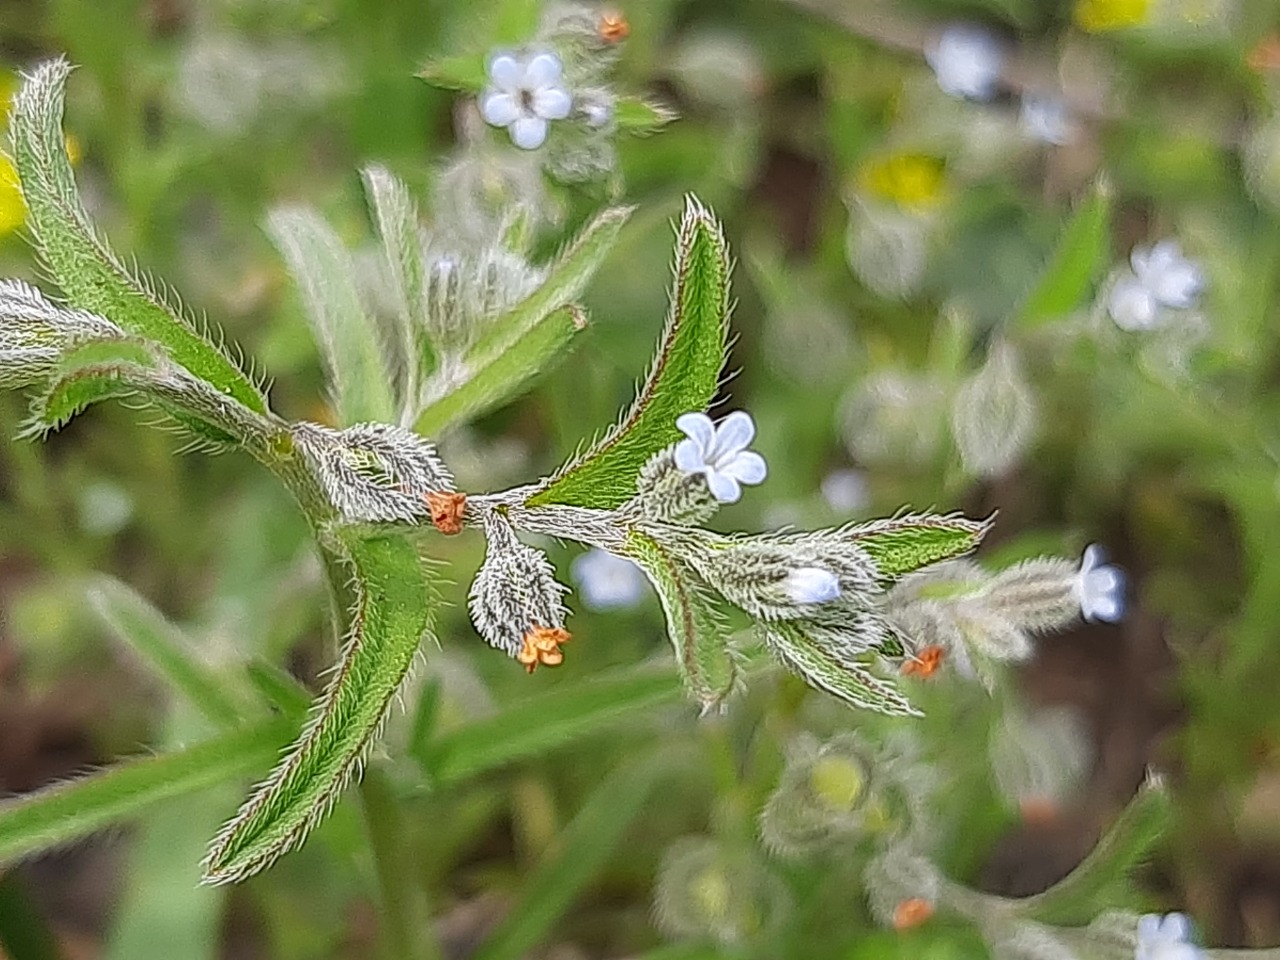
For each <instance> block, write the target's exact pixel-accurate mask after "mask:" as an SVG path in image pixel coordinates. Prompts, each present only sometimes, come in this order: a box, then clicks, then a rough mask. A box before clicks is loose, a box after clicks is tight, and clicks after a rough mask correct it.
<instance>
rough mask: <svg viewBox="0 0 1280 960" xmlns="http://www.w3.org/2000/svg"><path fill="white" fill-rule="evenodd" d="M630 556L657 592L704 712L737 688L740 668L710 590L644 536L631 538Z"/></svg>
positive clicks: (687, 678) (686, 674)
mask: <svg viewBox="0 0 1280 960" xmlns="http://www.w3.org/2000/svg"><path fill="white" fill-rule="evenodd" d="M626 555H627V556H628V557H629V558H630V559H632V560H634V561H635V563H636V565H637V566H639V567H640V569H641V570H643V571H644V572H645V575H646V576H647V577H648V578H649V582H650V583H652V584H653V586H654V589H655V590H657V591H658V598H659V599H660V600H661V601H662V609H663V612H664V613H665V614H666V616H667V634H668V636H669V637H670V638H671V645H672V647H674V648H675V655H676V665H677V666H678V667H679V668H680V674H681V676H682V677H683V678H684V682H685V685H686V687H688V689H689V691H690V692H691V693H692V694H693V695H694V697H696V698H697V700H698V702H699V703H700V704H701V705H702V708H703V710H704V711H705V710H711V709H713V708H715V707H717V706H718V705H720V704H721V703H723V702H724V700H725V698H726V697H728V696H729V694H730V693H731V692H732V690H733V685H734V681H735V679H736V677H737V665H736V663H735V662H734V657H733V654H732V652H731V651H730V649H729V644H728V638H727V637H726V635H725V628H724V625H723V624H722V623H721V622H720V617H719V615H718V612H717V610H716V608H715V606H714V605H713V603H712V601H711V599H710V597H709V596H708V593H709V591H708V590H707V588H706V586H705V585H704V584H703V583H702V581H701V580H699V579H698V576H697V574H695V573H694V572H693V571H692V570H690V569H688V568H687V567H685V566H684V565H683V564H681V563H680V562H679V561H678V560H676V559H675V557H673V556H672V555H671V553H670V552H669V551H668V550H666V549H665V548H664V547H663V545H662V544H660V543H659V542H658V541H657V540H655V539H654V538H652V537H649V536H647V535H645V534H643V533H640V532H638V531H635V530H633V531H631V532H630V533H629V534H627V546H626Z"/></svg>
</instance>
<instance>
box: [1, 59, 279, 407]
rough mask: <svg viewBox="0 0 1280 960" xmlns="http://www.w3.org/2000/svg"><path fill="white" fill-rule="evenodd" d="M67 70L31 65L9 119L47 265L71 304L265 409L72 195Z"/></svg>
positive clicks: (60, 63) (56, 63)
mask: <svg viewBox="0 0 1280 960" xmlns="http://www.w3.org/2000/svg"><path fill="white" fill-rule="evenodd" d="M69 72H70V67H69V66H68V65H67V62H66V61H65V60H61V59H58V60H50V61H48V62H46V63H43V64H41V65H40V66H39V67H37V68H36V69H35V70H34V71H33V72H32V73H31V74H30V75H29V76H28V77H27V78H26V82H25V83H24V84H23V87H22V90H21V91H20V92H19V93H18V95H17V96H16V97H15V98H14V104H13V115H12V119H11V121H10V136H11V139H12V142H13V153H14V159H15V161H16V163H17V168H18V175H19V180H20V181H21V186H22V195H23V199H24V200H25V201H26V204H27V211H28V214H29V217H28V224H29V226H30V228H31V234H32V237H33V238H34V240H35V244H36V247H37V249H38V250H39V252H40V255H41V257H42V258H43V259H44V262H45V263H46V264H47V266H48V268H49V271H50V272H51V273H52V274H53V277H54V279H55V280H57V282H58V285H59V286H60V287H62V290H63V292H64V293H66V295H67V297H68V299H70V300H71V301H72V303H74V304H75V306H77V307H79V308H81V309H84V310H88V311H91V312H93V313H97V314H101V315H102V316H104V317H106V318H107V319H108V320H110V321H111V322H113V323H115V324H116V325H118V326H119V327H121V328H122V329H124V330H125V331H127V332H128V333H131V334H134V335H136V336H139V337H143V338H145V339H147V340H151V341H154V342H155V343H157V344H159V345H160V346H162V347H163V348H164V350H165V352H166V353H168V355H169V356H170V357H172V358H173V360H174V362H176V363H178V364H180V365H181V366H183V367H185V368H186V369H187V370H189V371H190V372H191V374H192V375H193V376H195V377H197V378H199V379H201V380H204V381H205V382H207V383H209V384H211V385H212V386H213V387H214V388H215V389H216V390H218V391H219V392H221V393H223V394H225V395H226V396H229V397H231V398H233V399H235V400H237V401H239V402H240V403H241V404H243V405H244V406H246V407H248V408H249V409H250V410H252V411H254V412H256V413H265V412H266V409H267V404H266V400H265V399H264V398H263V396H262V393H261V392H260V391H259V390H258V388H257V387H256V386H255V385H254V384H253V382H252V381H251V380H250V379H249V377H248V376H247V375H246V374H245V373H244V372H243V371H242V370H240V369H239V368H238V367H237V366H236V365H235V364H234V363H233V362H232V361H231V359H230V358H229V357H228V356H227V355H226V354H225V353H224V352H223V351H222V350H221V349H220V348H219V347H218V346H217V345H215V344H214V342H213V341H212V340H210V339H209V338H208V337H207V336H205V335H204V334H203V333H202V332H200V331H199V330H197V329H196V327H195V326H193V325H192V324H191V323H190V322H189V321H188V320H186V319H185V318H184V317H183V316H182V315H181V313H180V312H179V311H176V310H174V309H173V308H172V307H170V306H169V305H168V304H166V303H165V302H164V301H163V299H162V298H161V297H159V296H158V295H157V294H156V292H155V291H154V290H153V289H152V288H151V287H150V286H149V285H148V284H146V283H145V282H144V281H142V280H140V279H139V278H138V277H137V276H135V275H134V274H133V273H132V272H131V271H130V270H129V269H128V268H126V267H125V266H124V264H123V263H121V261H120V259H119V258H118V257H117V256H116V254H115V253H114V252H113V251H112V250H111V248H110V247H109V246H108V245H107V243H106V241H105V240H104V239H103V238H102V237H101V236H100V235H99V234H98V233H97V231H96V229H95V227H94V225H93V222H92V221H91V220H90V219H89V215H88V213H87V212H86V211H85V209H84V206H83V204H81V202H80V196H79V193H78V192H77V190H76V184H75V177H74V175H73V174H72V171H71V161H70V160H69V159H68V157H67V152H66V148H65V145H64V141H63V135H62V113H63V99H64V92H65V86H66V80H67V75H68V73H69Z"/></svg>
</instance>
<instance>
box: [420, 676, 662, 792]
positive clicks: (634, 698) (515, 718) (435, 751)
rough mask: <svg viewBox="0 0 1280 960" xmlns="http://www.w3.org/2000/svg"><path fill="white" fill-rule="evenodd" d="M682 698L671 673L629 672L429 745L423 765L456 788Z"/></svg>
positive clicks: (557, 693) (530, 702) (535, 700)
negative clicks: (464, 781) (461, 781)
mask: <svg viewBox="0 0 1280 960" xmlns="http://www.w3.org/2000/svg"><path fill="white" fill-rule="evenodd" d="M679 696H680V684H679V682H678V681H677V680H676V677H675V675H674V674H673V673H672V672H671V671H669V670H663V671H656V670H653V669H651V668H648V667H645V668H641V669H628V670H625V671H622V672H619V673H616V674H614V675H612V676H603V677H597V678H593V679H588V680H584V681H583V682H582V683H581V684H575V685H573V686H571V687H562V688H558V689H556V690H553V691H551V692H550V693H546V694H543V695H541V696H536V697H530V698H529V699H527V700H523V701H521V702H518V703H515V704H512V705H511V706H510V707H507V708H506V709H504V710H502V711H501V712H500V713H497V714H495V715H493V716H491V717H485V718H483V719H481V720H477V721H475V722H474V723H469V724H466V725H465V726H462V727H459V728H457V729H454V730H450V731H449V732H448V733H445V734H443V735H442V736H440V737H439V738H438V739H436V740H434V741H431V740H429V739H428V740H427V741H426V742H425V743H423V744H421V746H420V749H419V753H418V760H419V761H420V762H421V763H422V765H423V767H424V768H425V769H426V770H427V772H428V773H429V774H430V775H431V777H432V780H433V782H436V783H455V782H457V781H460V780H465V779H468V778H471V777H475V776H477V775H479V774H482V773H486V772H488V771H490V770H493V769H495V768H497V767H500V766H503V765H505V764H508V763H513V762H515V761H517V760H522V759H524V758H526V757H532V756H539V755H541V754H544V753H546V752H547V751H549V750H554V749H555V748H557V747H560V746H563V745H565V744H568V743H572V742H574V741H575V740H577V739H578V738H580V737H583V736H590V735H593V734H596V733H598V732H600V731H602V730H607V729H609V727H610V726H611V725H613V724H617V723H619V722H621V721H623V720H626V719H629V718H634V717H635V716H636V715H637V714H639V713H642V712H644V711H648V710H652V709H653V708H654V707H656V706H659V705H660V704H664V703H670V702H672V701H674V700H676V699H678V698H679Z"/></svg>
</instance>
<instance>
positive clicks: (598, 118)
mask: <svg viewBox="0 0 1280 960" xmlns="http://www.w3.org/2000/svg"><path fill="white" fill-rule="evenodd" d="M582 115H583V116H584V117H585V118H586V121H587V126H588V127H590V128H591V129H592V130H599V129H600V128H601V127H603V126H605V125H606V124H607V123H608V122H609V121H610V120H612V119H613V104H612V103H607V102H604V101H598V102H592V103H586V104H583V106H582Z"/></svg>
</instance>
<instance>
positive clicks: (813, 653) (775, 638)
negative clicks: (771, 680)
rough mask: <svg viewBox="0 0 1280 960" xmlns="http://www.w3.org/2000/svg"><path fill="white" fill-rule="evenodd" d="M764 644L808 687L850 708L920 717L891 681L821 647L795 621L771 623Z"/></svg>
mask: <svg viewBox="0 0 1280 960" xmlns="http://www.w3.org/2000/svg"><path fill="white" fill-rule="evenodd" d="M764 636H765V643H766V644H767V645H768V647H769V649H770V650H772V651H773V652H774V653H775V654H776V655H777V656H778V659H780V660H781V661H782V662H783V663H784V664H785V665H786V666H787V667H788V668H790V669H791V670H793V671H794V672H795V673H797V674H798V675H799V676H801V677H802V678H803V679H804V680H805V681H806V682H807V683H808V684H810V685H811V686H813V687H816V688H817V689H819V690H824V691H826V692H827V693H829V694H831V695H832V696H834V697H839V698H840V699H841V700H843V701H844V702H845V703H847V704H849V706H851V707H858V708H861V709H864V710H874V711H875V712H876V713H883V714H886V715H888V716H895V717H917V716H920V711H919V710H917V709H916V708H915V707H913V706H912V705H911V704H910V703H909V702H908V701H907V698H906V697H904V696H902V694H900V693H899V692H898V690H897V688H896V687H895V686H894V684H893V681H892V680H887V679H884V678H881V677H876V676H873V675H872V673H871V671H869V670H868V669H867V668H866V667H864V666H862V665H861V664H859V663H856V662H853V661H852V660H850V659H849V658H848V657H837V656H836V655H835V654H834V653H833V652H832V650H830V649H828V648H827V647H826V646H824V645H822V644H818V643H816V642H815V641H814V639H813V638H812V637H811V636H809V634H807V633H806V632H805V630H804V627H803V626H801V625H800V624H799V623H795V622H778V623H770V624H768V625H767V627H765V628H764Z"/></svg>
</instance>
